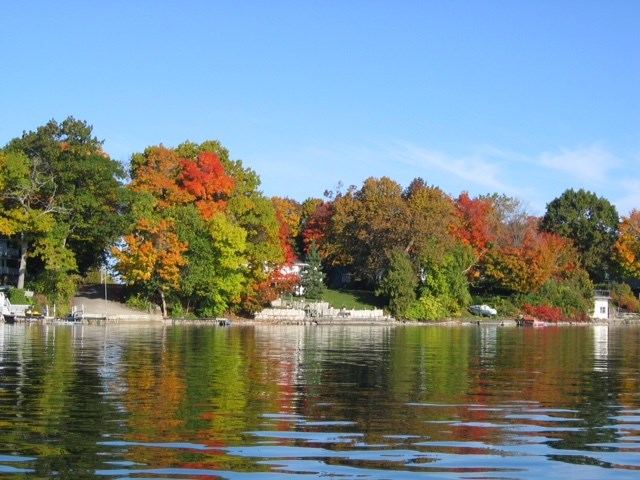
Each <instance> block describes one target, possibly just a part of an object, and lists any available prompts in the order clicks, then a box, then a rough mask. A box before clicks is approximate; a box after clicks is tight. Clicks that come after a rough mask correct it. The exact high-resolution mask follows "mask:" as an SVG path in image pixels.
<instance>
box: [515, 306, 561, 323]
mask: <svg viewBox="0 0 640 480" xmlns="http://www.w3.org/2000/svg"><path fill="white" fill-rule="evenodd" d="M522 310H523V311H524V313H526V314H527V315H531V316H534V317H536V318H539V319H540V320H544V321H545V322H558V321H560V320H562V319H563V314H562V310H560V308H558V307H550V306H549V305H535V306H534V305H530V304H528V303H526V304H524V305H523V306H522Z"/></svg>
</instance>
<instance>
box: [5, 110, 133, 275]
mask: <svg viewBox="0 0 640 480" xmlns="http://www.w3.org/2000/svg"><path fill="white" fill-rule="evenodd" d="M92 131H93V128H92V127H91V126H90V125H88V124H87V123H86V122H84V121H80V120H76V119H75V118H73V117H68V118H67V119H65V120H64V121H63V122H62V123H58V122H56V121H55V120H51V121H50V122H48V123H47V124H46V125H44V126H41V127H38V128H37V129H36V130H35V131H30V132H25V133H23V135H22V136H21V137H20V138H15V139H13V140H11V141H10V142H9V143H8V144H7V145H6V147H5V150H6V152H8V153H11V154H18V155H23V156H24V157H26V158H27V159H28V167H29V171H30V174H29V177H28V181H29V185H28V187H25V184H23V193H26V190H25V188H27V189H28V190H30V193H29V197H30V198H31V199H32V201H31V203H30V204H29V205H30V208H32V209H34V207H35V205H34V203H33V202H34V201H36V200H37V201H38V202H40V204H44V203H46V205H40V206H37V207H35V210H40V211H41V212H47V213H48V214H51V215H52V216H53V217H54V219H55V223H58V224H64V225H65V226H66V228H64V229H61V230H60V231H64V236H63V238H61V239H60V240H61V242H62V246H63V247H65V248H68V249H69V250H70V251H71V252H73V255H74V256H75V259H76V262H77V265H78V269H79V271H80V273H82V274H84V273H86V272H87V271H88V270H89V269H91V268H93V267H96V266H98V265H99V264H101V263H102V262H104V259H105V257H106V255H107V253H108V250H109V247H110V246H111V245H112V244H113V242H114V241H115V240H116V239H117V237H118V236H119V234H120V232H121V229H122V223H121V220H122V217H121V216H120V213H121V210H122V207H123V205H124V198H123V188H122V180H123V179H124V176H125V174H124V169H123V168H122V166H121V165H120V163H118V162H117V161H114V160H112V159H111V158H109V156H108V155H107V154H106V153H105V152H104V151H103V149H102V143H103V142H102V141H100V140H98V139H97V138H96V137H94V136H93V133H92ZM32 232H33V230H32ZM22 233H25V234H26V235H23V237H25V236H26V237H27V242H28V243H29V245H27V246H26V247H27V248H29V247H30V246H31V242H32V241H34V240H35V239H33V238H32V239H31V240H29V239H28V237H29V236H30V235H29V233H30V232H29V229H28V228H27V229H26V230H23V231H22V232H21V234H22ZM25 250H26V249H25Z"/></svg>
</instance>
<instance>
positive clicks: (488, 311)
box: [469, 305, 498, 317]
mask: <svg viewBox="0 0 640 480" xmlns="http://www.w3.org/2000/svg"><path fill="white" fill-rule="evenodd" d="M469 311H470V312H471V313H473V314H474V315H478V316H480V317H495V316H496V315H497V314H498V311H497V310H496V309H495V308H491V307H490V306H489V305H471V306H470V307H469Z"/></svg>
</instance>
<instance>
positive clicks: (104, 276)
mask: <svg viewBox="0 0 640 480" xmlns="http://www.w3.org/2000/svg"><path fill="white" fill-rule="evenodd" d="M100 282H104V315H105V317H106V316H107V313H109V312H108V308H109V307H108V306H107V269H106V268H105V267H102V268H101V269H100Z"/></svg>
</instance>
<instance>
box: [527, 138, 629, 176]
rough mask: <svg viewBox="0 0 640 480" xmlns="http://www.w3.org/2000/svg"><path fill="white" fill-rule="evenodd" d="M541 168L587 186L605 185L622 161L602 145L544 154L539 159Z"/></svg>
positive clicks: (565, 149)
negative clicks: (562, 174) (567, 176)
mask: <svg viewBox="0 0 640 480" xmlns="http://www.w3.org/2000/svg"><path fill="white" fill-rule="evenodd" d="M537 160H538V162H539V164H540V166H541V167H544V168H548V169H551V170H557V171H560V172H563V173H565V174H567V175H569V176H570V177H572V178H575V179H576V180H579V181H581V182H584V183H586V184H587V185H596V186H597V185H604V184H606V182H607V181H608V175H609V173H610V172H611V170H613V169H615V168H616V167H618V166H619V165H620V163H621V162H620V160H619V159H617V158H616V157H615V156H613V155H612V154H611V153H610V152H608V151H607V150H605V149H604V148H602V147H601V146H600V145H591V146H589V147H582V148H577V149H573V150H572V149H568V148H560V151H559V152H557V153H550V152H544V153H542V154H541V155H540V156H539V158H538V159H537Z"/></svg>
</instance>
